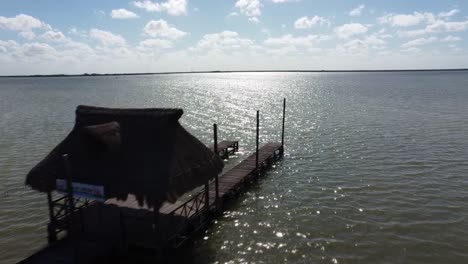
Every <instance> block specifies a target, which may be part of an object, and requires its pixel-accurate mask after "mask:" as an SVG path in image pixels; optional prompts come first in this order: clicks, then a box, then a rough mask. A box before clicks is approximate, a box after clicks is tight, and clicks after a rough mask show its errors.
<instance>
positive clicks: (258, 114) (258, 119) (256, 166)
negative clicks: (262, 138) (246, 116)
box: [255, 110, 260, 176]
mask: <svg viewBox="0 0 468 264" xmlns="http://www.w3.org/2000/svg"><path fill="white" fill-rule="evenodd" d="M259 135H260V111H258V110H257V135H256V137H255V170H256V172H257V176H258V175H259V170H258V141H259Z"/></svg>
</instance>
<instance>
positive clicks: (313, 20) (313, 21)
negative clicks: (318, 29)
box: [294, 16, 330, 29]
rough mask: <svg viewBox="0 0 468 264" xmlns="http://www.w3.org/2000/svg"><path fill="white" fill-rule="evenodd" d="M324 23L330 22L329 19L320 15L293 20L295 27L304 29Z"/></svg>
mask: <svg viewBox="0 0 468 264" xmlns="http://www.w3.org/2000/svg"><path fill="white" fill-rule="evenodd" d="M325 24H328V25H329V24H330V21H329V20H328V19H326V18H323V17H321V16H313V17H310V18H309V17H307V16H305V17H301V18H299V19H297V20H296V22H294V27H295V28H297V29H306V28H311V27H313V26H315V25H320V26H322V25H325Z"/></svg>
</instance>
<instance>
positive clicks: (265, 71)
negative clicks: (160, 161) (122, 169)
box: [0, 68, 468, 78]
mask: <svg viewBox="0 0 468 264" xmlns="http://www.w3.org/2000/svg"><path fill="white" fill-rule="evenodd" d="M449 71H468V68H461V69H406V70H258V71H188V72H187V71H180V72H141V73H83V74H33V75H0V78H25V77H91V76H126V75H169V74H197V73H198V74H199V73H269V72H271V73H288V72H290V73H338V72H344V73H346V72H349V73H353V72H449Z"/></svg>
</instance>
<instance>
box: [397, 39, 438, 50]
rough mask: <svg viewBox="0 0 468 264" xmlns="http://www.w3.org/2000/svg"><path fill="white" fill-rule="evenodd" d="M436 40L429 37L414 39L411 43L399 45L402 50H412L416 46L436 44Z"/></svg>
mask: <svg viewBox="0 0 468 264" xmlns="http://www.w3.org/2000/svg"><path fill="white" fill-rule="evenodd" d="M436 41H437V38H436V37H430V38H418V39H414V40H411V41H408V42H406V43H405V44H403V45H401V47H402V48H412V47H416V46H423V45H427V44H430V43H433V42H436Z"/></svg>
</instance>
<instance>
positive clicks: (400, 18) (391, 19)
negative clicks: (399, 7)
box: [378, 12, 435, 27]
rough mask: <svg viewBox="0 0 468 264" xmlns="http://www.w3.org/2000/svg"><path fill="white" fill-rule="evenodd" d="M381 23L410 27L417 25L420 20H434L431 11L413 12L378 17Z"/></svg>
mask: <svg viewBox="0 0 468 264" xmlns="http://www.w3.org/2000/svg"><path fill="white" fill-rule="evenodd" d="M378 20H379V22H380V23H381V24H388V25H391V26H397V27H410V26H416V25H419V24H420V23H422V22H425V21H426V22H432V21H435V16H434V15H433V14H432V13H427V12H426V13H420V12H414V13H413V14H396V15H395V14H387V15H384V16H382V17H379V18H378Z"/></svg>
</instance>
